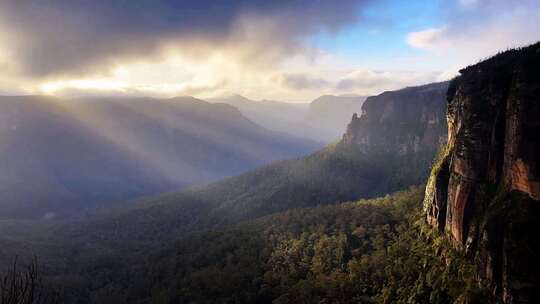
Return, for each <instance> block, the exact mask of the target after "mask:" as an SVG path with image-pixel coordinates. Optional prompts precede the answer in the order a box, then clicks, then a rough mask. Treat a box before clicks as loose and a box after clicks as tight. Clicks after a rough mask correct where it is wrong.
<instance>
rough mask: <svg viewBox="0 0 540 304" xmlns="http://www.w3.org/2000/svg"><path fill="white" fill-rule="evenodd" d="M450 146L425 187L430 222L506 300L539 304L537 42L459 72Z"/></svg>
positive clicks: (451, 102) (451, 100) (452, 93)
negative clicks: (463, 252)
mask: <svg viewBox="0 0 540 304" xmlns="http://www.w3.org/2000/svg"><path fill="white" fill-rule="evenodd" d="M460 74H461V75H460V76H459V77H457V78H456V79H454V80H453V81H452V82H451V84H450V86H449V89H448V95H447V100H448V114H447V122H448V143H447V145H446V147H445V148H444V149H442V151H441V153H440V155H439V156H438V159H437V161H436V163H435V165H434V168H433V170H432V174H431V176H430V178H429V181H428V185H427V188H426V196H425V200H424V208H425V212H426V213H427V221H428V223H429V224H430V225H432V226H434V227H436V228H438V229H439V230H440V231H442V232H445V233H447V234H448V235H449V236H450V238H451V240H452V242H453V243H454V245H455V247H457V248H462V249H463V250H465V252H466V254H467V256H469V257H470V258H471V259H472V260H473V261H474V262H475V264H476V265H477V273H478V281H479V283H480V284H481V285H482V286H483V287H486V288H488V289H489V290H491V292H492V293H493V294H494V295H495V296H496V297H498V298H499V299H501V300H502V301H503V302H504V303H540V253H539V252H540V229H539V228H540V201H539V200H540V163H539V162H538V156H539V155H540V128H539V127H540V43H537V44H535V45H532V46H529V47H527V48H523V49H519V50H511V51H507V52H504V53H501V54H499V55H497V56H495V57H493V58H490V59H488V60H486V61H483V62H481V63H478V64H476V65H474V66H470V67H467V68H466V69H463V70H461V71H460Z"/></svg>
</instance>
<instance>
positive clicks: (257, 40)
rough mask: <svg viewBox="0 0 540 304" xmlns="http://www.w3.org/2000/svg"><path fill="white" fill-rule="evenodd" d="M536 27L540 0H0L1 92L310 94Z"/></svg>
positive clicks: (521, 36) (358, 89)
mask: <svg viewBox="0 0 540 304" xmlns="http://www.w3.org/2000/svg"><path fill="white" fill-rule="evenodd" d="M539 40H540V0H519V1H518V0H515V1H514V0H511V1H510V0H446V1H442V0H431V1H429V0H418V1H414V0H410V1H398V0H381V1H375V0H273V1H267V0H196V1H195V0H194V1H187V0H136V1H133V0H111V1H93V0H40V1H20V0H0V71H1V72H2V73H0V94H2V95H21V94H45V95H57V96H69V97H74V96H77V97H79V96H153V97H172V96H180V95H190V96H195V97H198V98H209V97H217V96H222V95H228V94H241V95H244V96H246V97H248V98H252V99H271V100H281V101H289V102H309V101H311V100H313V99H314V98H316V97H318V96H320V95H323V94H336V95H340V94H358V95H372V94H378V93H381V92H382V91H385V90H392V89H399V88H402V87H405V86H411V85H420V84H424V83H429V82H435V81H443V80H448V79H451V78H452V77H454V76H456V75H457V74H458V71H459V69H461V68H463V67H465V66H467V65H470V64H474V63H475V62H478V61H480V60H482V59H484V58H487V57H489V56H491V55H494V54H496V53H497V52H499V51H502V50H505V49H508V48H513V47H519V46H524V45H527V44H530V43H534V42H537V41H539Z"/></svg>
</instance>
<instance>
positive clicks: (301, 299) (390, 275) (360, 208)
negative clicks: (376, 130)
mask: <svg viewBox="0 0 540 304" xmlns="http://www.w3.org/2000/svg"><path fill="white" fill-rule="evenodd" d="M422 198H423V188H422V187H412V188H410V189H409V190H408V191H402V192H397V193H394V194H392V195H387V196H385V197H381V198H376V199H370V200H360V201H357V202H352V203H344V204H338V205H332V206H320V207H314V208H298V209H293V210H289V211H286V212H283V213H278V214H273V215H270V216H266V217H263V218H259V219H256V220H252V221H246V222H242V223H239V224H236V225H232V226H227V227H225V228H221V229H212V230H207V231H201V232H194V233H191V234H188V235H186V236H184V237H182V238H181V239H179V240H178V241H176V242H174V243H171V244H170V245H169V246H167V247H168V248H167V249H164V250H161V251H159V252H157V253H155V254H153V255H151V256H148V257H145V258H141V259H139V260H136V262H135V261H134V264H131V265H130V267H129V268H126V269H124V270H121V271H118V272H117V273H115V274H114V275H115V276H117V277H115V279H114V280H112V281H110V283H109V284H105V285H102V286H100V287H99V288H98V290H93V291H92V292H91V293H88V294H87V296H89V297H91V298H90V300H91V302H94V303H120V302H126V303H453V302H454V301H455V300H457V299H460V300H468V301H469V302H468V303H476V302H475V301H480V302H477V303H482V302H481V301H485V299H486V298H485V296H484V294H483V293H482V291H481V290H478V289H477V288H476V287H475V286H476V283H475V282H474V280H473V274H474V271H473V268H472V266H471V264H469V263H468V262H467V261H466V260H465V258H464V257H463V256H461V255H460V254H459V253H458V252H456V251H454V250H453V249H450V248H451V247H450V246H448V244H447V241H446V240H445V238H444V237H441V236H439V235H438V234H437V233H436V232H434V231H433V230H432V229H430V228H428V227H427V226H425V224H424V222H425V221H424V219H423V215H422V210H421V204H422V203H421V202H422ZM103 274H104V276H103V277H101V278H100V280H101V281H102V282H103V281H106V280H107V276H106V273H105V272H103ZM109 275H110V273H109ZM77 296H78V297H80V296H81V294H78V295H77ZM83 296H84V294H83Z"/></svg>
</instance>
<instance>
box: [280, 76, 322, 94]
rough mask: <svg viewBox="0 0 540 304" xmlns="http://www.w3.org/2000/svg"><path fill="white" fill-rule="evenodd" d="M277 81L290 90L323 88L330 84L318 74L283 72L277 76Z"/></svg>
mask: <svg viewBox="0 0 540 304" xmlns="http://www.w3.org/2000/svg"><path fill="white" fill-rule="evenodd" d="M277 82H278V83H279V84H280V85H282V86H284V87H286V88H289V89H292V90H305V89H317V90H323V89H327V88H329V87H331V86H332V83H331V82H330V81H328V80H326V79H324V78H322V77H320V76H314V75H308V74H299V73H296V74H283V75H279V76H278V77H277Z"/></svg>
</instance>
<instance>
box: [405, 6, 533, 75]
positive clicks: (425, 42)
mask: <svg viewBox="0 0 540 304" xmlns="http://www.w3.org/2000/svg"><path fill="white" fill-rule="evenodd" d="M441 11H442V16H443V17H442V19H441V20H442V22H444V25H442V26H438V27H432V28H427V29H423V30H420V31H416V32H411V33H409V34H408V35H407V36H406V41H407V43H408V44H409V45H410V46H412V47H415V48H419V49H424V50H428V51H431V52H433V53H436V54H438V55H440V56H444V57H446V58H447V59H448V58H451V59H453V62H452V64H453V65H467V64H472V63H474V62H475V61H479V60H481V59H483V58H486V57H488V56H491V55H493V54H495V53H496V52H498V51H501V50H505V49H508V48H514V47H520V46H523V45H527V44H531V43H534V42H536V41H538V40H540V27H539V26H538V20H540V10H539V9H538V1H537V0H522V1H507V0H475V1H473V0H456V1H455V2H452V1H449V2H447V3H446V5H444V6H443V7H442V8H441Z"/></svg>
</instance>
